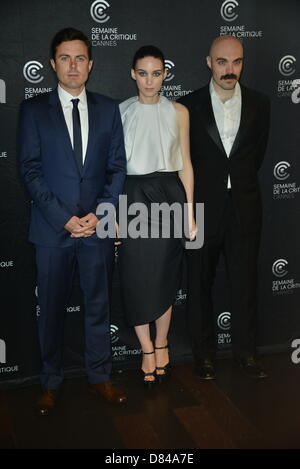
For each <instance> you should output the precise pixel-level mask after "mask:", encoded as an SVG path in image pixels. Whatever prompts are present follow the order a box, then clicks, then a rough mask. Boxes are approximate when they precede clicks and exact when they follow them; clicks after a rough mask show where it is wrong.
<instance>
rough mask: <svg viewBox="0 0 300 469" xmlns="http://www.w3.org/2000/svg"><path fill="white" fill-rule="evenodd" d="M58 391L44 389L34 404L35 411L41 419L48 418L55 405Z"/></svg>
mask: <svg viewBox="0 0 300 469" xmlns="http://www.w3.org/2000/svg"><path fill="white" fill-rule="evenodd" d="M57 399H58V391H57V390H56V389H45V391H44V392H43V394H42V395H41V396H40V397H39V399H38V400H37V402H36V404H35V410H36V412H37V414H38V415H40V416H41V417H46V416H48V415H49V414H50V413H51V411H52V410H53V409H54V407H55V406H56V404H57Z"/></svg>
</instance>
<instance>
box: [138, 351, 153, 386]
mask: <svg viewBox="0 0 300 469" xmlns="http://www.w3.org/2000/svg"><path fill="white" fill-rule="evenodd" d="M153 353H155V351H154V350H153V351H152V352H143V355H152V354H153ZM141 372H142V373H143V377H144V378H143V383H144V385H145V386H146V387H147V388H148V389H152V388H153V386H154V385H155V384H156V375H155V368H154V370H153V371H150V372H149V373H145V371H143V370H141ZM148 376H151V377H153V378H154V379H151V380H150V379H145V378H146V377H148Z"/></svg>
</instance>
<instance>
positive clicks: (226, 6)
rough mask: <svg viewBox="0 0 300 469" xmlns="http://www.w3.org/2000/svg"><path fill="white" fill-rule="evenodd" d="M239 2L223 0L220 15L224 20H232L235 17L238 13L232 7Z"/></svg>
mask: <svg viewBox="0 0 300 469" xmlns="http://www.w3.org/2000/svg"><path fill="white" fill-rule="evenodd" d="M238 6H239V4H238V2H237V1H236V0H225V2H223V3H222V6H221V16H222V18H223V20H225V21H234V20H236V19H237V17H238V15H237V14H236V13H235V11H234V9H235V8H236V7H238Z"/></svg>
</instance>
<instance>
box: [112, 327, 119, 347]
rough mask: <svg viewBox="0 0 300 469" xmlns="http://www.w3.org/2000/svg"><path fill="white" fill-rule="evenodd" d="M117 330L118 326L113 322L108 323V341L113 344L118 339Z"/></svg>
mask: <svg viewBox="0 0 300 469" xmlns="http://www.w3.org/2000/svg"><path fill="white" fill-rule="evenodd" d="M118 330H119V328H118V327H117V326H114V325H113V324H111V325H110V341H111V343H112V344H115V343H116V342H118V340H119V336H118Z"/></svg>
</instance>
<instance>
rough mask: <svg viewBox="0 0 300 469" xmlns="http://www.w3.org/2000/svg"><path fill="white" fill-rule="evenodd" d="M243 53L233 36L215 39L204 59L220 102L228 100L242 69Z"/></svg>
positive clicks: (241, 47) (239, 43) (240, 45)
mask: <svg viewBox="0 0 300 469" xmlns="http://www.w3.org/2000/svg"><path fill="white" fill-rule="evenodd" d="M243 59H244V52H243V46H242V44H241V42H240V41H239V40H238V39H236V38H235V37H234V36H219V37H217V38H216V39H215V40H214V41H213V43H212V45H211V47H210V51H209V55H208V56H207V57H206V62H207V65H208V67H209V68H210V70H211V73H212V80H213V85H214V87H215V90H216V92H217V93H218V94H219V96H220V97H221V99H222V100H226V99H230V97H231V96H232V94H233V93H234V89H235V85H236V82H237V81H238V80H239V78H240V75H241V72H242V68H243Z"/></svg>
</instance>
